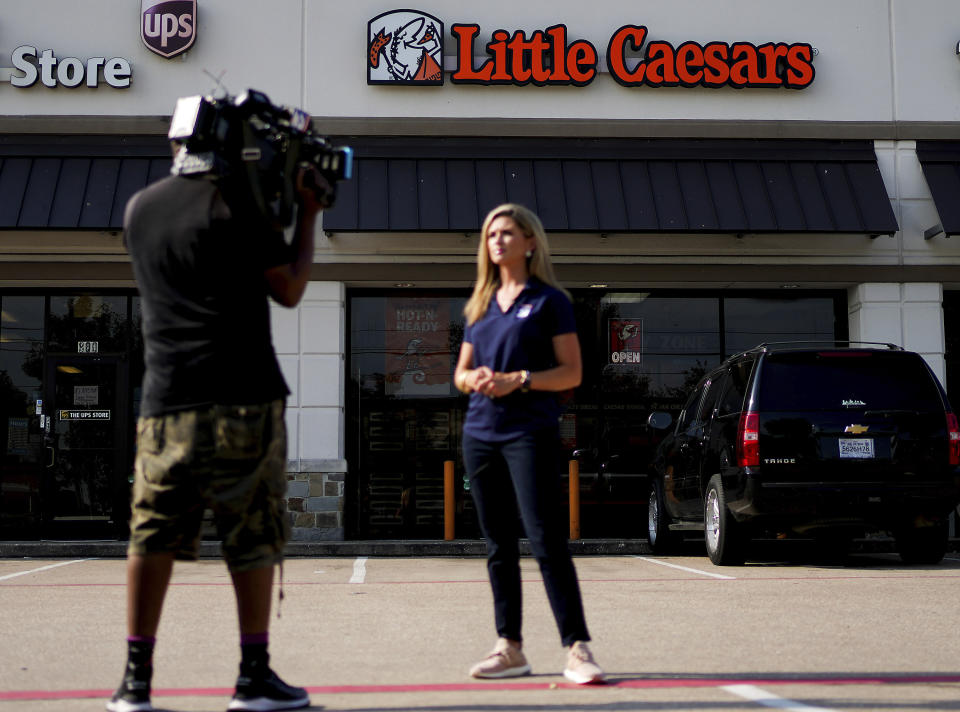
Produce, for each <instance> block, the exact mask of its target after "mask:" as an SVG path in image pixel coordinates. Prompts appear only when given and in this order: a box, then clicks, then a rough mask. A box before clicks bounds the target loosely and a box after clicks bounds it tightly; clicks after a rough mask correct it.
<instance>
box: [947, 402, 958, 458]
mask: <svg viewBox="0 0 960 712" xmlns="http://www.w3.org/2000/svg"><path fill="white" fill-rule="evenodd" d="M947 437H948V438H949V448H950V450H949V453H950V464H951V465H960V426H958V425H957V416H955V415H954V414H953V413H950V412H948V413H947Z"/></svg>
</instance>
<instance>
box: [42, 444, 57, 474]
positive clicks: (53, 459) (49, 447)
mask: <svg viewBox="0 0 960 712" xmlns="http://www.w3.org/2000/svg"><path fill="white" fill-rule="evenodd" d="M44 449H45V450H49V451H50V462H49V463H48V464H47V468H48V469H49V468H51V467H53V465H54V463H56V461H57V451H56V450H54V449H53V446H52V445H47V446H46V447H45V448H44Z"/></svg>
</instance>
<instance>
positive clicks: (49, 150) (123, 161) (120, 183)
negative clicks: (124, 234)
mask: <svg viewBox="0 0 960 712" xmlns="http://www.w3.org/2000/svg"><path fill="white" fill-rule="evenodd" d="M169 172H170V149H169V148H168V144H167V142H166V140H165V139H163V138H157V137H134V138H126V137H124V138H120V137H108V136H65V137H60V136H5V137H0V230H10V229H21V230H22V229H57V230H62V229H84V230H120V229H121V228H122V227H123V210H124V207H125V206H126V204H127V200H129V198H130V196H131V195H133V194H134V193H135V192H136V191H138V190H139V189H140V188H143V187H144V186H145V185H147V184H148V183H152V182H153V181H155V180H157V179H158V178H161V177H163V176H165V175H167V174H168V173H169Z"/></svg>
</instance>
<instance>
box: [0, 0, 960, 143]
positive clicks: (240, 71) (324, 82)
mask: <svg viewBox="0 0 960 712" xmlns="http://www.w3.org/2000/svg"><path fill="white" fill-rule="evenodd" d="M415 5H416V9H419V10H423V11H425V12H429V13H432V14H434V15H436V16H438V17H439V18H440V19H441V20H443V22H444V23H445V26H446V50H445V51H446V54H447V55H448V56H450V55H453V54H454V52H455V45H454V42H453V38H452V36H451V34H450V31H449V27H450V25H451V24H453V23H455V22H460V23H464V22H468V23H472V22H475V23H477V24H479V25H480V27H481V34H480V37H479V40H480V41H479V42H478V43H477V51H478V52H481V53H482V52H483V49H482V48H483V44H485V43H486V41H488V39H489V37H490V34H491V33H492V32H493V31H494V30H495V29H498V28H503V29H506V30H508V31H511V32H512V31H513V30H516V29H522V30H524V31H525V32H527V33H530V32H532V31H534V30H537V29H541V30H542V29H546V28H547V27H549V26H551V25H554V24H558V23H563V24H565V25H566V26H567V28H568V35H569V38H570V40H571V41H572V40H574V39H586V40H588V41H590V42H591V43H592V44H593V45H594V46H595V47H596V49H597V51H598V53H599V54H600V56H601V59H602V58H603V57H604V55H605V53H606V47H607V43H608V41H609V38H610V37H611V35H612V34H613V33H614V32H615V31H616V30H617V29H618V28H619V27H620V26H622V25H625V24H636V25H644V26H646V27H647V28H648V29H649V39H660V40H665V41H668V42H670V43H671V44H673V45H674V46H677V45H679V44H681V43H682V42H684V41H688V40H694V41H697V42H700V43H706V42H710V41H724V42H729V43H732V42H738V41H748V42H753V43H755V44H761V43H764V42H768V41H773V42H787V43H795V42H807V43H810V44H811V45H813V46H814V47H815V48H816V49H817V50H818V52H819V54H818V56H817V57H816V59H815V61H814V66H815V68H816V79H815V81H814V83H813V85H812V86H810V87H808V88H806V89H803V90H800V91H794V90H786V89H741V90H737V89H732V88H722V89H706V88H695V89H683V88H673V89H671V88H650V87H644V88H627V87H622V86H620V85H618V84H616V83H615V82H614V81H613V80H612V79H611V77H610V76H609V75H608V74H602V75H600V76H598V77H597V78H596V79H595V80H594V81H593V82H592V83H591V84H590V85H589V86H587V87H583V88H576V87H534V86H527V87H510V86H508V87H477V86H454V85H452V84H450V83H449V81H448V82H447V83H446V84H445V85H444V86H442V87H427V88H400V87H384V86H368V85H367V84H366V64H365V63H366V56H367V42H366V32H367V22H368V20H370V19H372V18H373V17H374V16H376V15H379V14H380V13H382V12H384V11H386V10H390V9H396V8H400V7H405V6H406V5H405V4H396V5H394V6H390V5H384V4H383V2H382V1H381V0H376V1H374V0H354V1H353V2H337V1H335V0H278V1H277V2H273V3H269V4H265V3H262V2H258V1H257V0H199V21H198V25H197V27H198V30H197V31H198V37H197V41H196V43H195V44H194V46H193V47H192V48H191V49H190V50H189V51H188V52H187V53H186V54H184V55H180V56H178V57H175V58H173V59H164V58H162V57H160V56H158V55H155V54H153V53H151V52H150V51H148V49H147V48H146V47H145V46H144V45H143V43H142V42H141V40H140V31H139V22H140V4H139V3H136V2H131V1H130V0H86V1H85V2H82V3H77V2H75V1H74V0H31V1H30V2H21V3H13V2H7V3H4V4H3V7H2V8H0V80H3V81H7V82H8V81H9V77H10V76H11V71H10V66H11V63H10V57H11V53H12V52H13V50H14V49H15V48H16V47H18V46H21V45H24V44H29V45H32V46H35V47H37V48H38V49H40V50H42V49H46V48H50V49H52V50H53V51H54V53H55V54H56V55H57V56H58V57H61V58H62V57H67V56H70V57H77V58H79V59H81V60H85V59H86V58H89V57H93V56H102V57H107V58H110V57H123V58H125V59H127V60H128V61H129V62H130V64H131V65H132V69H133V77H132V84H131V86H130V88H129V89H122V90H121V89H112V88H109V87H104V86H101V87H99V88H96V89H91V88H87V87H78V88H76V89H72V90H71V89H63V88H53V89H51V88H48V87H45V86H42V85H37V86H33V87H30V88H26V89H15V88H14V87H12V86H11V85H10V84H9V83H3V82H0V106H2V109H0V112H2V114H3V115H5V116H17V115H20V116H45V117H49V116H64V117H68V116H73V117H77V116H111V117H118V116H135V117H154V116H156V117H160V116H166V115H169V113H170V111H171V110H172V107H173V105H174V102H175V100H176V98H177V97H178V96H184V95H189V94H195V93H209V92H210V91H211V90H212V89H213V88H214V87H215V81H214V79H212V78H211V76H213V77H222V81H223V82H224V84H225V86H226V87H227V88H228V89H229V90H230V91H231V92H232V93H237V92H239V91H241V90H243V89H244V88H246V87H251V86H252V87H257V88H260V89H262V90H264V91H266V92H267V93H268V94H270V95H271V97H272V98H273V99H274V100H275V101H279V102H283V103H290V104H295V105H300V106H302V107H303V108H305V109H307V110H308V111H310V112H311V113H313V114H314V115H316V116H320V117H323V116H327V117H338V118H344V117H377V118H385V119H395V120H397V121H398V122H404V121H407V120H409V119H416V120H420V121H427V122H429V121H432V120H438V119H443V118H471V119H474V118H487V119H493V118H514V119H531V120H537V121H544V120H545V119H546V120H549V121H548V123H549V122H556V121H562V120H577V121H580V120H597V119H604V120H619V121H624V122H631V121H644V120H655V121H670V122H677V124H678V126H677V127H676V129H675V130H678V131H680V130H682V125H686V124H690V123H693V124H695V125H696V126H697V128H696V130H698V131H700V130H703V129H702V127H700V126H699V123H700V122H708V123H709V122H718V121H759V122H777V123H784V124H787V125H789V124H791V123H794V122H798V121H811V122H841V123H843V122H852V123H857V122H859V123H868V124H869V123H878V122H879V123H889V122H895V121H920V122H953V121H956V120H957V118H958V116H960V77H958V71H960V69H958V66H957V65H958V60H957V57H956V55H955V47H956V44H957V41H958V40H957V35H958V32H960V28H958V27H957V26H956V21H955V16H956V4H955V1H954V0H844V2H841V3H838V2H835V1H834V0H807V1H806V2H803V3H787V2H769V1H767V0H671V1H670V2H666V1H661V2H648V3H643V4H637V3H634V2H630V1H629V0H600V2H597V3H586V4H585V3H555V2H545V1H543V0H537V1H531V2H524V3H517V2H513V0H488V2H484V3H479V4H478V3H475V2H467V1H466V0H442V1H441V0H423V1H422V2H418V3H415ZM4 68H6V69H4ZM158 128H159V125H158ZM496 130H497V129H496V126H491V127H490V131H491V132H493V133H496Z"/></svg>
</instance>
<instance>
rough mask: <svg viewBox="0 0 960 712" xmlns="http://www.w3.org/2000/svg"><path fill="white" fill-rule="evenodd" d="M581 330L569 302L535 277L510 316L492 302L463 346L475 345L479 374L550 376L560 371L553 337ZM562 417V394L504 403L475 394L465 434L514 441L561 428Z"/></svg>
mask: <svg viewBox="0 0 960 712" xmlns="http://www.w3.org/2000/svg"><path fill="white" fill-rule="evenodd" d="M576 330H577V325H576V322H575V321H574V317H573V305H572V304H571V303H570V300H569V299H567V296H566V295H565V294H564V293H563V292H561V291H560V290H559V289H555V288H554V287H551V286H549V285H547V284H544V283H543V282H541V281H540V280H538V279H536V278H535V277H531V278H530V279H529V280H528V281H527V284H526V286H525V287H524V288H523V291H521V292H520V295H519V296H518V297H517V298H516V300H515V301H514V303H513V304H512V305H511V306H510V308H509V309H508V310H507V311H506V312H503V311H502V310H501V309H500V305H499V304H498V303H497V299H496V297H494V298H492V299H491V300H490V306H489V307H488V308H487V313H486V314H484V315H483V316H482V317H481V318H480V319H478V320H477V321H476V322H474V323H473V324H472V325H470V326H468V327H467V328H466V331H465V332H464V336H463V340H464V341H465V342H466V343H469V344H472V345H473V367H474V368H478V367H480V366H488V367H489V368H491V369H492V370H493V371H501V372H508V371H520V370H522V369H527V370H528V371H544V370H546V369H548V368H553V367H554V366H556V365H557V360H556V356H555V355H554V351H553V337H554V336H558V335H559V334H571V333H576ZM560 412H561V409H560V399H559V394H557V393H553V392H550V391H530V392H529V393H521V392H520V389H517V390H515V391H514V392H513V393H511V394H509V395H507V396H503V397H501V398H488V397H487V396H484V395H481V394H479V393H471V394H470V405H469V408H468V409H467V419H466V422H465V423H464V426H463V431H464V432H465V433H467V434H468V435H470V436H472V437H475V438H477V439H478V440H485V441H488V442H495V441H506V440H512V439H514V438H517V437H519V436H521V435H524V434H526V433H531V432H534V431H537V430H541V429H543V428H546V427H550V426H553V427H556V426H557V424H558V421H559V418H560Z"/></svg>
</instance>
